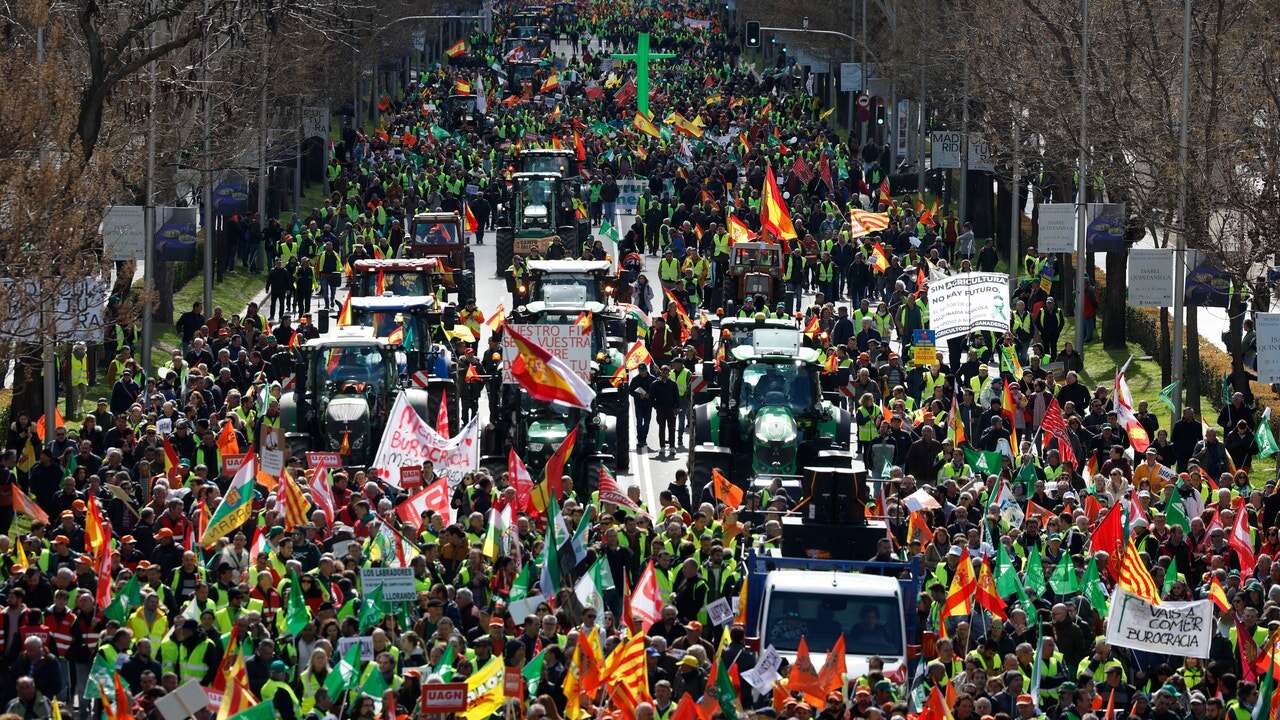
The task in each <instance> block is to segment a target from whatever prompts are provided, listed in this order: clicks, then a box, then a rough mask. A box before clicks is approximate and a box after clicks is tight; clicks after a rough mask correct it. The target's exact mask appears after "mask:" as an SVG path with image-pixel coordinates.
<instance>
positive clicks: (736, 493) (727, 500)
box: [711, 469, 742, 510]
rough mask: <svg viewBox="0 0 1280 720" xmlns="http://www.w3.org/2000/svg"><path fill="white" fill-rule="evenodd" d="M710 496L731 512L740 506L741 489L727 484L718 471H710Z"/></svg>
mask: <svg viewBox="0 0 1280 720" xmlns="http://www.w3.org/2000/svg"><path fill="white" fill-rule="evenodd" d="M711 494H712V495H715V497H716V499H717V500H719V501H720V502H722V503H724V504H725V505H728V506H729V507H730V508H731V509H733V510H736V509H738V508H739V507H741V506H742V488H740V487H738V486H737V485H734V484H733V483H731V482H729V478H726V477H725V476H724V475H723V474H721V472H720V470H719V469H712V470H711Z"/></svg>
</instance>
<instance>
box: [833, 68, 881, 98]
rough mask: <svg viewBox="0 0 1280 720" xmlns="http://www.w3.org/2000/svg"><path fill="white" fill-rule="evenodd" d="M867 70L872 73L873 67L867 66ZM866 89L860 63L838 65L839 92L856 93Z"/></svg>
mask: <svg viewBox="0 0 1280 720" xmlns="http://www.w3.org/2000/svg"><path fill="white" fill-rule="evenodd" d="M868 69H870V70H871V71H872V72H874V71H875V66H874V65H868ZM866 87H867V81H866V80H865V79H864V77H863V73H862V63H840V92H858V91H860V90H864V89H866Z"/></svg>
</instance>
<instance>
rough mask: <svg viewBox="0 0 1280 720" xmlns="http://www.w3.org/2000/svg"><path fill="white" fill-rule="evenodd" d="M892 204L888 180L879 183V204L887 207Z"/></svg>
mask: <svg viewBox="0 0 1280 720" xmlns="http://www.w3.org/2000/svg"><path fill="white" fill-rule="evenodd" d="M891 202H893V194H892V193H891V192H890V190H889V178H885V179H883V180H881V181H880V204H882V205H888V204H889V203H891Z"/></svg>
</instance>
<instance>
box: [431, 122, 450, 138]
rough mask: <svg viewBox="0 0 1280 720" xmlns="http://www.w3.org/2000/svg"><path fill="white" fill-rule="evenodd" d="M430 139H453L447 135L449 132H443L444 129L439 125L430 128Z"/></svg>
mask: <svg viewBox="0 0 1280 720" xmlns="http://www.w3.org/2000/svg"><path fill="white" fill-rule="evenodd" d="M431 137H433V138H435V139H437V140H448V139H449V138H451V137H453V136H452V135H450V134H449V131H448V130H445V129H444V128H442V127H440V126H439V125H432V126H431Z"/></svg>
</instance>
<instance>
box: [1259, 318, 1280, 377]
mask: <svg viewBox="0 0 1280 720" xmlns="http://www.w3.org/2000/svg"><path fill="white" fill-rule="evenodd" d="M1254 322H1255V325H1254V330H1255V331H1256V332H1257V338H1258V382H1260V383H1278V382H1280V313H1258V314H1257V315H1255V316H1254Z"/></svg>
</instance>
